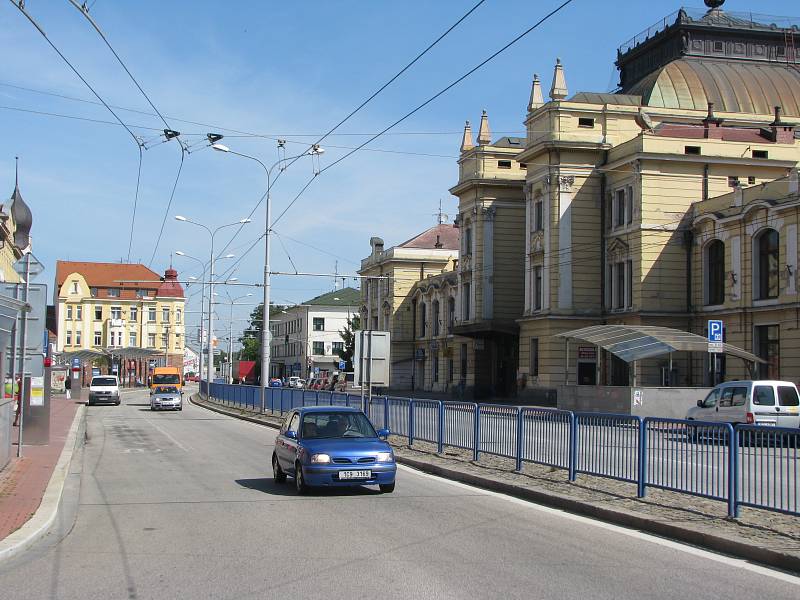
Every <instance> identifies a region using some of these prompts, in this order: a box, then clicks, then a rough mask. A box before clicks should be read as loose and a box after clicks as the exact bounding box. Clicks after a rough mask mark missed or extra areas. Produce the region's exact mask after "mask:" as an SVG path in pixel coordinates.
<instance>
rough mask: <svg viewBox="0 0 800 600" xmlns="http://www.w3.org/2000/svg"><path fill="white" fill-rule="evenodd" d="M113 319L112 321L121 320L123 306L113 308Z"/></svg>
mask: <svg viewBox="0 0 800 600" xmlns="http://www.w3.org/2000/svg"><path fill="white" fill-rule="evenodd" d="M111 318H112V319H121V318H122V307H121V306H112V307H111Z"/></svg>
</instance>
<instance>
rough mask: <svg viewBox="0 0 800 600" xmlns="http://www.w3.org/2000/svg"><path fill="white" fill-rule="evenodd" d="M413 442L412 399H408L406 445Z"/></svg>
mask: <svg viewBox="0 0 800 600" xmlns="http://www.w3.org/2000/svg"><path fill="white" fill-rule="evenodd" d="M413 443H414V399H413V398H409V399H408V445H409V446H410V445H411V444H413Z"/></svg>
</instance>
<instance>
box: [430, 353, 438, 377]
mask: <svg viewBox="0 0 800 600" xmlns="http://www.w3.org/2000/svg"><path fill="white" fill-rule="evenodd" d="M431 360H432V361H433V381H434V382H436V383H439V355H438V354H434V355H433V356H432V357H431Z"/></svg>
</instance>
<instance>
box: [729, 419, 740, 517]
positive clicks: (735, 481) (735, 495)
mask: <svg viewBox="0 0 800 600" xmlns="http://www.w3.org/2000/svg"><path fill="white" fill-rule="evenodd" d="M738 516H739V430H738V429H736V428H734V427H733V426H731V425H730V424H728V518H730V519H736V518H737V517H738Z"/></svg>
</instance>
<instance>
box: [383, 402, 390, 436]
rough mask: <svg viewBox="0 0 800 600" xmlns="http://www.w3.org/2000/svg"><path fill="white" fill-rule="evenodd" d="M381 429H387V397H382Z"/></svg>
mask: <svg viewBox="0 0 800 600" xmlns="http://www.w3.org/2000/svg"><path fill="white" fill-rule="evenodd" d="M383 428H384V429H389V396H384V397H383Z"/></svg>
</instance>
